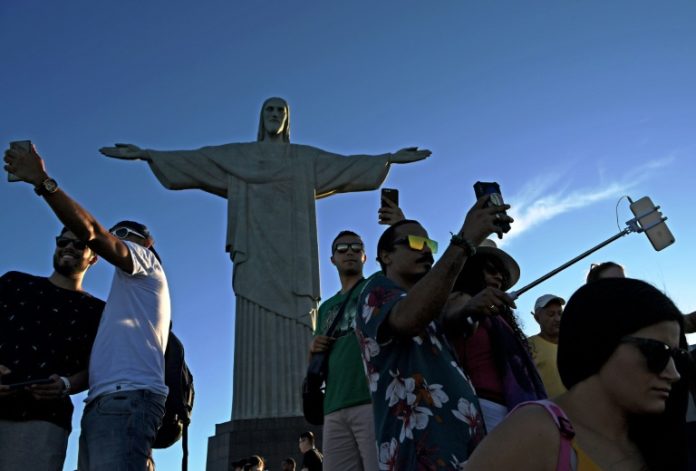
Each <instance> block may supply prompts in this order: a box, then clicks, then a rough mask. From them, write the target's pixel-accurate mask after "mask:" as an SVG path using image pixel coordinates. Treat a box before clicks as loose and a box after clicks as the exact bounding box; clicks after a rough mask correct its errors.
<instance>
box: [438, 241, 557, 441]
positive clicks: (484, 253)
mask: <svg viewBox="0 0 696 471" xmlns="http://www.w3.org/2000/svg"><path fill="white" fill-rule="evenodd" d="M519 278H520V268H519V265H518V264H517V262H515V260H514V259H513V258H512V257H511V256H510V255H509V254H507V253H506V252H505V251H503V250H501V249H499V248H497V247H496V246H495V243H494V242H493V241H491V240H487V241H484V243H483V244H482V245H481V246H479V247H478V248H477V250H476V254H475V255H474V256H472V257H470V258H469V260H467V262H466V264H465V265H464V267H463V268H462V271H461V273H460V275H459V277H458V279H457V281H456V282H455V285H454V288H453V291H452V296H451V297H450V303H449V305H448V307H447V309H446V312H445V316H444V318H443V321H444V322H445V327H446V329H447V331H448V334H449V338H450V341H451V342H452V344H453V346H454V349H455V350H456V353H457V356H458V358H459V361H460V363H461V366H462V368H463V369H464V370H465V371H466V372H467V373H468V375H469V377H470V378H471V381H472V383H473V384H474V387H475V388H476V393H477V396H478V397H479V402H480V404H481V410H482V412H483V417H484V422H485V424H486V428H487V429H488V430H489V431H490V430H492V429H493V428H494V427H495V426H496V425H497V424H498V423H499V422H500V421H501V420H502V419H503V418H504V417H505V415H506V414H507V413H508V412H509V411H510V410H511V409H512V408H513V407H515V406H516V405H517V404H519V403H520V402H523V401H530V400H537V399H544V398H546V391H545V389H544V386H543V383H542V381H541V379H540V377H539V373H538V372H537V370H536V367H535V366H534V362H533V361H532V358H531V355H530V353H529V346H528V344H527V340H526V336H525V335H524V333H523V332H522V329H521V328H520V326H519V324H518V322H517V319H516V317H515V314H514V313H513V311H512V308H513V307H515V304H514V302H513V300H512V299H511V298H510V297H509V296H508V295H507V294H506V293H505V291H507V290H508V289H510V288H511V287H512V286H513V285H514V284H515V283H517V281H518V280H519Z"/></svg>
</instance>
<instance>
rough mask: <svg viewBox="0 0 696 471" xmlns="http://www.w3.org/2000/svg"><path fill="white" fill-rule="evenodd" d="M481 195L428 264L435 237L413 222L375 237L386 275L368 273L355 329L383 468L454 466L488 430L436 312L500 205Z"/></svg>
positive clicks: (495, 219)
mask: <svg viewBox="0 0 696 471" xmlns="http://www.w3.org/2000/svg"><path fill="white" fill-rule="evenodd" d="M487 201H488V197H482V198H481V199H480V200H479V201H477V203H476V205H474V207H473V208H472V209H471V210H470V211H469V213H468V214H467V217H466V220H465V221H464V224H463V226H462V228H461V230H460V231H459V232H458V233H457V234H456V235H453V236H452V240H451V241H450V245H449V247H448V248H447V249H446V250H445V252H444V253H443V255H442V257H441V258H440V260H439V261H438V262H437V263H435V264H433V253H434V252H435V251H436V249H437V243H435V242H434V241H431V240H430V239H428V233H427V232H426V230H425V229H424V228H423V226H421V225H420V223H418V222H417V221H413V220H403V221H400V222H398V223H396V224H394V225H392V226H390V227H389V228H388V229H387V230H386V231H384V233H383V234H382V236H381V237H380V240H379V243H378V245H377V253H378V258H377V259H378V261H379V263H380V265H381V267H382V272H383V274H378V275H375V276H373V277H371V278H370V280H368V283H367V285H366V286H365V288H364V290H363V291H362V293H361V296H360V300H359V309H360V312H359V314H358V316H357V317H356V331H357V335H358V340H359V342H360V345H361V350H362V356H363V362H364V364H365V370H366V374H367V376H368V379H369V384H370V391H371V393H372V404H373V412H374V416H375V435H376V439H377V447H378V453H379V467H380V469H381V470H410V469H418V470H421V469H423V470H437V469H456V468H457V467H458V466H459V464H461V463H462V462H464V461H466V459H467V458H468V457H469V454H470V453H471V451H472V450H473V448H474V447H475V446H476V445H477V444H478V442H479V441H480V440H481V438H483V435H484V434H485V430H484V426H483V422H482V420H481V416H480V412H479V405H478V400H477V399H476V395H475V392H474V389H473V387H472V386H471V382H470V381H469V379H468V378H467V376H466V375H465V374H464V372H463V371H462V370H461V369H460V368H459V366H457V363H456V361H455V359H454V356H453V354H452V352H451V351H450V349H449V347H448V345H447V344H446V341H445V336H444V333H443V332H442V331H441V329H440V325H439V322H437V318H438V317H439V316H440V314H441V312H442V310H443V308H444V306H445V304H446V302H447V300H448V297H449V295H450V292H451V290H452V286H453V284H454V281H455V279H456V277H457V275H458V274H459V272H460V270H461V268H462V266H463V265H464V262H465V261H466V259H467V257H469V256H471V255H473V254H474V253H475V251H476V249H475V247H476V246H477V245H478V244H479V243H480V242H481V241H483V239H485V238H486V237H487V236H488V235H489V234H491V233H492V232H496V231H499V228H498V227H497V226H496V224H495V223H496V222H500V221H508V222H512V219H510V218H509V217H508V216H506V215H504V214H502V213H500V211H502V210H504V209H507V208H508V206H507V205H506V206H504V207H490V208H485V207H484V206H485V204H486V202H487Z"/></svg>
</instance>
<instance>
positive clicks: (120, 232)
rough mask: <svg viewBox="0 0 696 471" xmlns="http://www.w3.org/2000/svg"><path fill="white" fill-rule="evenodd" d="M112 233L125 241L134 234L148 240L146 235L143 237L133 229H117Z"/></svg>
mask: <svg viewBox="0 0 696 471" xmlns="http://www.w3.org/2000/svg"><path fill="white" fill-rule="evenodd" d="M111 233H112V234H113V235H115V236H116V237H118V238H119V239H125V238H126V237H128V236H129V235H130V234H133V235H134V236H138V237H140V238H141V239H147V237H145V236H144V235H142V234H141V233H140V232H136V231H134V230H133V229H129V228H127V227H117V228H116V229H114V230H112V231H111Z"/></svg>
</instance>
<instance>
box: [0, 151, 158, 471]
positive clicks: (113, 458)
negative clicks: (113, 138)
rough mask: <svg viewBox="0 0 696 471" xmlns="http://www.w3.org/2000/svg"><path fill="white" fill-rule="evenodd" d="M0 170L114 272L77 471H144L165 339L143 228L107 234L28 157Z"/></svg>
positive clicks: (149, 242) (93, 362)
mask: <svg viewBox="0 0 696 471" xmlns="http://www.w3.org/2000/svg"><path fill="white" fill-rule="evenodd" d="M4 160H5V163H6V165H5V170H7V171H10V172H12V173H14V174H15V175H16V176H17V177H18V178H19V179H21V180H23V181H25V182H28V183H31V184H33V185H34V187H35V191H36V193H37V194H38V195H39V196H41V197H43V198H44V200H45V201H46V202H47V203H48V205H49V206H50V207H51V209H52V210H53V212H54V213H55V214H56V216H58V218H59V219H60V220H61V221H62V222H63V224H65V226H66V227H68V228H69V229H70V231H71V232H72V233H73V234H74V235H75V237H76V238H77V239H78V240H79V241H82V242H84V243H86V244H87V246H88V247H89V248H90V249H91V250H93V251H94V252H95V253H97V254H98V255H99V256H100V257H102V258H103V259H105V260H106V261H107V262H109V263H111V264H112V265H114V267H115V268H116V270H115V272H114V278H113V282H112V285H111V290H110V292H109V297H108V299H107V301H106V306H105V308H104V313H103V316H102V319H101V322H100V324H99V329H98V331H97V336H96V338H95V340H94V345H93V347H92V353H91V356H90V361H89V393H88V396H87V399H86V400H85V401H86V402H87V405H86V406H85V410H84V414H83V416H82V422H81V429H82V430H81V432H82V433H81V435H80V450H79V458H78V469H79V470H80V471H89V470H105V469H126V468H127V469H147V466H148V460H149V459H150V455H151V449H152V443H153V441H154V438H155V435H156V433H157V429H158V428H159V426H160V423H161V420H162V417H163V415H164V405H165V400H166V396H167V392H168V391H167V387H166V385H165V384H164V351H165V349H166V346H167V340H168V336H169V322H170V318H171V314H170V301H169V288H168V285H167V279H166V276H165V274H164V271H163V269H162V265H161V263H160V260H159V256H158V255H157V253H156V252H155V251H154V249H153V247H152V246H153V243H154V240H153V238H152V236H151V235H150V233H149V231H148V229H147V227H145V226H144V225H142V224H139V223H137V222H133V221H121V222H119V223H118V224H116V225H114V226H113V227H112V228H111V229H110V230H108V231H107V230H106V229H105V228H104V227H103V226H102V225H101V224H99V222H98V221H97V220H96V219H95V218H94V217H93V216H92V215H91V214H90V213H89V212H87V210H85V209H84V208H83V207H82V206H80V205H79V204H78V203H77V202H76V201H75V200H73V199H71V198H70V197H69V196H68V195H67V194H66V193H65V192H63V191H62V190H61V189H60V188H58V185H57V183H56V181H55V180H53V179H52V178H50V177H49V176H48V174H47V173H46V169H45V166H44V162H43V160H42V159H41V157H39V155H38V154H37V153H36V149H34V148H32V149H31V150H30V151H25V150H22V149H17V148H14V149H9V150H7V151H6V152H5V159H4Z"/></svg>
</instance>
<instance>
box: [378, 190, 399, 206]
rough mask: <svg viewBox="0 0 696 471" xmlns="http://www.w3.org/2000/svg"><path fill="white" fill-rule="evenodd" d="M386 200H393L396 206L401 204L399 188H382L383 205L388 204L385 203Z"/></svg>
mask: <svg viewBox="0 0 696 471" xmlns="http://www.w3.org/2000/svg"><path fill="white" fill-rule="evenodd" d="M384 200H388V201H391V202H392V203H394V204H395V205H396V206H399V190H397V189H396V188H382V200H381V201H382V207H383V208H384V207H386V206H387V205H386V204H385V203H384Z"/></svg>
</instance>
